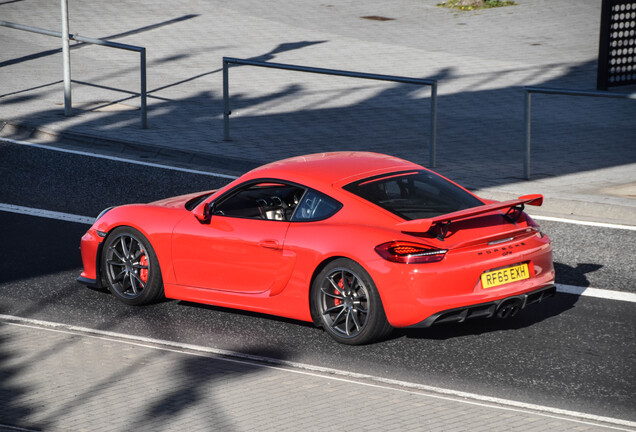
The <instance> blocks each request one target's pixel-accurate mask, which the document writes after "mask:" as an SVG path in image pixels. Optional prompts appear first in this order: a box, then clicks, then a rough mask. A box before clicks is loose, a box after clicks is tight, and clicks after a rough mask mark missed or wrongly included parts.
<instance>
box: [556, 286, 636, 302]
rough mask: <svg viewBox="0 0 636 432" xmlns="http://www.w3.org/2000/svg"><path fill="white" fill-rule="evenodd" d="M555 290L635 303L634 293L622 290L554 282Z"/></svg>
mask: <svg viewBox="0 0 636 432" xmlns="http://www.w3.org/2000/svg"><path fill="white" fill-rule="evenodd" d="M556 286H557V291H558V292H562V293H566V294H575V295H579V296H584V297H596V298H602V299H606V300H620V301H625V302H630V303H636V294H634V293H630V292H624V291H614V290H606V289H600V288H592V287H579V286H574V285H563V284H556Z"/></svg>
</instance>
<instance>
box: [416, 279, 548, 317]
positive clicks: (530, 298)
mask: <svg viewBox="0 0 636 432" xmlns="http://www.w3.org/2000/svg"><path fill="white" fill-rule="evenodd" d="M555 294H556V286H555V285H548V286H546V287H543V288H539V289H537V290H534V291H530V292H527V293H524V294H520V295H516V296H511V297H506V298H503V299H500V300H495V301H492V302H488V303H481V304H476V305H470V306H466V307H460V308H455V309H449V310H445V311H441V312H438V313H436V314H433V315H431V316H430V317H428V318H426V319H425V320H424V321H421V322H419V323H417V324H414V325H412V326H410V328H426V327H430V326H432V325H433V324H442V323H450V322H455V323H461V322H464V321H466V320H467V319H471V318H491V317H493V316H495V315H496V316H498V317H499V318H509V317H512V316H514V315H515V314H516V313H517V312H519V311H520V310H521V309H523V308H525V307H526V306H528V305H531V304H535V303H541V302H542V301H543V300H545V299H547V298H550V297H553V296H554V295H555Z"/></svg>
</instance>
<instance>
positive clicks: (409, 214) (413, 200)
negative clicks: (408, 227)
mask: <svg viewBox="0 0 636 432" xmlns="http://www.w3.org/2000/svg"><path fill="white" fill-rule="evenodd" d="M344 189H345V190H347V191H349V192H351V193H353V194H355V195H358V196H360V197H362V198H364V199H366V200H367V201H370V202H372V203H373V204H375V205H378V206H380V207H382V208H383V209H386V210H388V211H390V212H391V213H393V214H396V215H397V216H399V217H401V218H403V219H406V220H413V219H425V218H430V217H435V216H439V215H442V214H447V213H452V212H454V211H458V210H464V209H467V208H471V207H477V206H480V205H483V204H484V203H483V202H481V201H480V200H479V199H477V198H475V197H474V196H472V195H471V194H469V193H468V192H466V191H465V190H463V189H461V188H459V187H457V186H455V185H454V184H453V183H451V182H449V181H448V180H445V179H443V178H442V177H440V176H438V175H437V174H435V173H432V172H429V171H408V172H396V173H391V174H383V175H381V176H376V177H370V178H367V179H364V180H360V181H357V182H354V183H349V184H348V185H346V186H345V187H344Z"/></svg>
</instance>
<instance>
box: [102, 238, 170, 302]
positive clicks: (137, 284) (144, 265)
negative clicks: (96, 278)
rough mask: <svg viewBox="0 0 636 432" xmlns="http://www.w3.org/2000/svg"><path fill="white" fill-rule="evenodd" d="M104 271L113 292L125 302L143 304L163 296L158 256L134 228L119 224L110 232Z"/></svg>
mask: <svg viewBox="0 0 636 432" xmlns="http://www.w3.org/2000/svg"><path fill="white" fill-rule="evenodd" d="M102 272H103V273H104V277H105V280H106V285H107V286H108V289H109V290H110V292H111V293H112V294H113V295H114V296H115V297H117V298H118V299H119V300H121V301H122V302H124V303H126V304H129V305H142V304H148V303H154V302H156V301H158V300H160V299H162V298H163V281H162V278H161V270H160V269H159V261H158V260H157V255H156V254H155V251H154V250H153V249H152V246H151V245H150V242H148V240H147V239H146V237H144V235H143V234H141V233H140V232H139V231H137V230H136V229H134V228H130V227H120V228H117V229H115V230H113V231H112V232H111V233H110V234H109V235H108V237H107V238H106V240H105V242H104V247H103V252H102Z"/></svg>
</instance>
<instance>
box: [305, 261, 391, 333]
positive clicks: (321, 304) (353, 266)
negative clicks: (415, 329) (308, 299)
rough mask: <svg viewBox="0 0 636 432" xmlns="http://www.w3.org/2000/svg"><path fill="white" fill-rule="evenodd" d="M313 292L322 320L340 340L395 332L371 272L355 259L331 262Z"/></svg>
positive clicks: (314, 302)
mask: <svg viewBox="0 0 636 432" xmlns="http://www.w3.org/2000/svg"><path fill="white" fill-rule="evenodd" d="M311 295H312V306H313V309H314V311H315V314H316V317H317V318H318V321H319V323H320V324H321V325H322V327H323V328H324V329H325V330H326V331H327V333H329V335H330V336H331V337H332V338H334V339H335V340H336V341H338V342H340V343H343V344H348V345H362V344H365V343H369V342H373V341H375V340H378V339H381V338H384V337H386V336H387V335H388V334H389V333H390V332H391V326H390V324H389V323H388V321H387V319H386V315H385V313H384V308H383V307H382V300H381V299H380V295H379V294H378V290H377V288H376V286H375V284H374V283H373V280H372V279H371V276H369V274H368V273H367V272H366V271H365V270H364V269H363V268H362V266H360V265H359V264H358V263H356V262H354V261H351V260H349V259H345V258H339V259H337V260H334V261H332V262H330V263H329V264H328V265H327V266H326V267H325V268H324V269H323V270H322V271H321V272H320V273H319V274H318V276H317V277H316V279H315V280H314V282H313V284H312V290H311Z"/></svg>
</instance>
